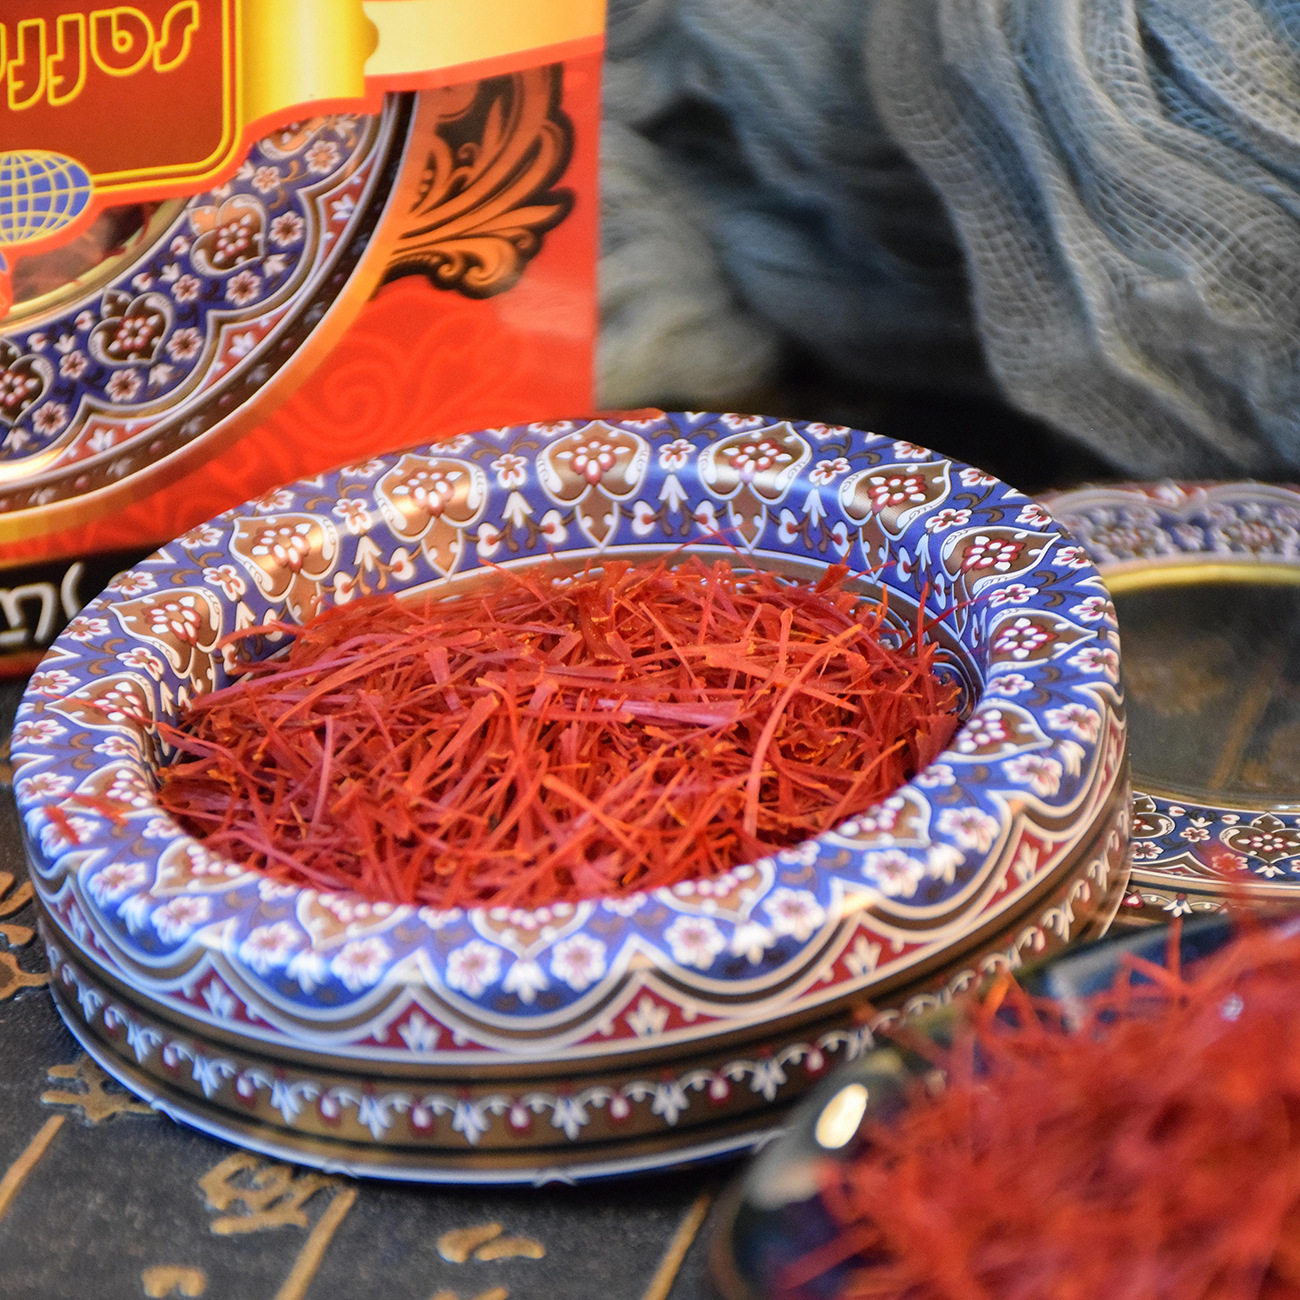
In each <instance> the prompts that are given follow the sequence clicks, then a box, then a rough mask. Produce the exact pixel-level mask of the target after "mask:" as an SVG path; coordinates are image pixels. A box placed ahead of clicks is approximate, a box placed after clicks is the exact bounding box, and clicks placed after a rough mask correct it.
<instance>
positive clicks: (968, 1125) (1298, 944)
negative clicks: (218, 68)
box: [776, 926, 1300, 1300]
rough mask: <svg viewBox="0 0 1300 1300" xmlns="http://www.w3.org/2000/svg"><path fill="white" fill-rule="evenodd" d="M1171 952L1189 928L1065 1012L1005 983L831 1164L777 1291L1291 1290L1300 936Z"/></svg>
mask: <svg viewBox="0 0 1300 1300" xmlns="http://www.w3.org/2000/svg"><path fill="white" fill-rule="evenodd" d="M1178 952H1179V948H1178V932H1177V927H1175V930H1174V934H1173V937H1172V939H1171V943H1170V956H1169V959H1168V961H1167V963H1166V965H1165V966H1164V967H1161V966H1159V965H1157V964H1155V963H1151V962H1147V961H1142V960H1140V959H1137V958H1131V959H1126V961H1125V963H1124V969H1123V971H1122V974H1121V976H1120V978H1119V980H1118V981H1117V982H1116V984H1115V986H1114V987H1113V988H1112V989H1111V990H1109V991H1107V992H1106V993H1104V994H1099V995H1095V996H1093V997H1091V998H1089V999H1086V1000H1083V1001H1081V1002H1078V1003H1075V1002H1073V1001H1072V1003H1071V1005H1070V1007H1069V1010H1068V1013H1067V1012H1064V1011H1062V1009H1061V1008H1060V1007H1059V1006H1058V1005H1056V1004H1054V1003H1050V1002H1037V1001H1035V1000H1033V999H1031V998H1029V997H1028V995H1026V994H1025V993H1024V992H1023V991H1022V990H1021V989H1020V988H1019V987H1018V986H1017V985H1016V984H1015V982H1014V980H1013V979H1012V978H1011V977H1010V976H1004V977H1002V978H1001V979H999V980H998V981H996V982H995V983H994V984H993V986H992V987H991V988H990V990H989V991H988V992H987V994H986V995H985V996H984V997H983V998H982V999H981V1000H979V1001H976V1002H973V1003H972V1004H969V1006H968V1013H969V1014H968V1016H967V1018H966V1024H965V1027H964V1028H963V1029H962V1031H961V1033H960V1035H959V1037H958V1039H957V1040H956V1041H955V1042H954V1044H953V1047H952V1048H951V1049H950V1051H949V1052H948V1054H947V1059H946V1061H945V1068H946V1071H947V1075H948V1079H947V1084H946V1086H945V1087H944V1088H943V1089H942V1090H941V1091H939V1092H938V1093H937V1094H934V1093H932V1092H931V1091H929V1090H927V1089H925V1088H922V1087H919V1086H918V1088H917V1089H916V1093H915V1096H914V1098H913V1102H912V1105H911V1106H910V1107H909V1109H908V1110H907V1111H905V1112H904V1113H903V1114H902V1115H901V1116H900V1117H899V1118H898V1119H897V1120H895V1121H894V1122H893V1123H891V1124H888V1125H884V1124H874V1125H868V1126H867V1127H866V1128H865V1129H864V1131H863V1134H862V1135H861V1138H860V1140H861V1142H862V1146H861V1147H860V1148H859V1149H858V1150H857V1151H855V1152H854V1154H853V1155H852V1156H851V1157H850V1158H849V1159H848V1160H846V1161H843V1162H831V1161H829V1160H828V1161H827V1162H826V1165H825V1167H824V1172H823V1182H822V1196H823V1200H824V1203H825V1205H826V1206H827V1208H828V1209H829V1211H830V1213H831V1215H832V1218H833V1219H834V1221H835V1222H836V1224H837V1226H838V1235H837V1236H836V1237H835V1238H834V1239H833V1240H832V1241H830V1242H828V1243H827V1244H826V1245H825V1246H823V1247H821V1248H819V1249H818V1250H817V1251H815V1252H811V1253H809V1254H808V1255H806V1256H804V1257H803V1258H802V1259H800V1260H799V1261H798V1262H797V1263H795V1264H793V1265H792V1266H790V1267H788V1268H787V1269H785V1270H784V1271H783V1273H782V1275H781V1276H780V1277H779V1279H778V1280H777V1285H776V1294H778V1295H780V1296H782V1297H790V1298H791V1300H794V1298H795V1297H807V1296H812V1295H816V1296H818V1297H822V1298H827V1297H831V1296H834V1297H835V1300H1042V1297H1052V1300H1096V1298H1097V1297H1106V1298H1107V1300H1297V1297H1300V1016H1298V1015H1297V1014H1296V989H1297V987H1300V934H1298V933H1297V932H1296V930H1295V927H1293V926H1292V927H1283V928H1281V929H1270V928H1267V927H1262V926H1255V927H1248V928H1246V929H1244V931H1243V932H1241V933H1239V934H1238V936H1237V937H1236V938H1235V939H1234V940H1233V941H1232V942H1231V943H1230V944H1229V945H1228V946H1227V947H1226V948H1224V949H1223V950H1221V951H1220V952H1219V953H1218V954H1216V955H1214V956H1212V957H1209V958H1207V959H1204V960H1203V961H1201V962H1200V963H1198V964H1197V965H1196V966H1194V967H1191V968H1190V969H1188V970H1181V969H1180V968H1179V963H1178ZM846 1263H848V1264H849V1265H850V1267H849V1269H848V1271H847V1276H846V1280H844V1281H843V1282H842V1283H841V1284H839V1285H838V1286H837V1287H836V1288H835V1289H831V1288H829V1287H828V1285H827V1282H828V1279H827V1276H826V1275H827V1273H828V1271H829V1270H831V1269H833V1268H843V1267H844V1266H845V1264H846Z"/></svg>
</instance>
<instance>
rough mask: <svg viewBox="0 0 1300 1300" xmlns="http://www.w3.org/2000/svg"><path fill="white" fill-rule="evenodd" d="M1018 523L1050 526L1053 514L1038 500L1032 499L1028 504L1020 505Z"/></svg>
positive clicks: (1036, 526)
mask: <svg viewBox="0 0 1300 1300" xmlns="http://www.w3.org/2000/svg"><path fill="white" fill-rule="evenodd" d="M1016 523H1018V524H1028V525H1029V526H1030V527H1031V528H1050V527H1051V526H1052V523H1053V520H1052V516H1051V515H1049V514H1048V513H1047V511H1046V510H1044V509H1043V507H1042V506H1040V505H1039V504H1038V502H1037V501H1031V502H1030V503H1029V504H1028V505H1025V506H1021V507H1020V513H1019V514H1018V515H1017V516H1016Z"/></svg>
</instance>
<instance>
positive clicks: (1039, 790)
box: [1002, 754, 1063, 797]
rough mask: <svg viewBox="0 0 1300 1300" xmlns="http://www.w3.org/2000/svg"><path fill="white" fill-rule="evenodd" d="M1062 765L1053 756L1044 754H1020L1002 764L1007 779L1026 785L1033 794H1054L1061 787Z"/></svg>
mask: <svg viewBox="0 0 1300 1300" xmlns="http://www.w3.org/2000/svg"><path fill="white" fill-rule="evenodd" d="M1062 770H1063V769H1062V767H1061V765H1060V763H1058V762H1057V761H1056V759H1054V758H1048V757H1047V756H1046V755H1044V754H1021V755H1020V757H1019V758H1010V759H1008V760H1007V761H1006V762H1005V763H1003V764H1002V771H1003V772H1004V773H1005V774H1006V777H1007V780H1009V781H1014V782H1015V783H1016V784H1017V785H1027V786H1029V788H1030V789H1031V790H1033V791H1034V793H1035V794H1039V795H1043V796H1044V797H1046V796H1047V795H1053V794H1055V793H1056V792H1057V791H1058V790H1059V789H1060V788H1061V773H1062Z"/></svg>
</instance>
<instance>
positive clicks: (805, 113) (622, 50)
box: [607, 0, 1300, 474]
mask: <svg viewBox="0 0 1300 1300" xmlns="http://www.w3.org/2000/svg"><path fill="white" fill-rule="evenodd" d="M611 54H612V58H611V64H610V72H609V90H610V95H609V103H608V108H607V111H608V113H609V115H610V116H611V117H612V118H615V119H616V120H618V121H619V122H620V123H621V124H622V125H624V126H625V127H626V128H627V131H628V133H629V136H631V135H632V134H633V133H635V134H636V135H638V136H639V137H640V139H641V140H643V141H645V142H646V144H647V145H648V147H649V148H650V149H651V150H652V151H653V152H654V154H655V156H656V157H657V159H658V162H657V164H656V165H657V166H659V167H660V168H661V169H662V170H663V172H664V173H665V174H668V175H671V176H673V177H674V178H675V179H676V180H677V181H678V182H679V183H680V185H681V187H682V188H681V190H680V191H679V194H681V195H682V196H685V197H686V198H687V201H688V203H689V204H690V205H691V208H692V211H693V214H694V215H693V220H694V222H695V227H696V241H697V243H696V250H697V254H698V255H699V256H700V257H701V258H704V259H705V260H706V261H710V262H711V267H712V271H711V276H712V278H711V280H710V281H709V284H710V286H711V287H710V288H709V292H711V293H713V294H714V302H715V305H718V304H721V309H722V313H723V315H725V316H726V317H727V318H728V319H729V320H733V321H748V322H749V323H750V324H751V325H755V326H757V327H758V332H757V333H756V334H754V335H752V336H751V337H753V338H762V339H763V340H765V346H770V342H771V340H772V339H773V338H775V337H776V336H777V334H780V335H782V336H784V337H786V338H787V339H792V340H795V341H797V342H798V343H800V344H802V345H803V346H805V347H807V348H810V349H811V350H813V351H814V352H815V353H817V354H818V355H819V356H820V357H822V358H823V359H824V360H825V361H826V362H827V364H828V365H829V366H830V367H831V368H832V369H833V370H835V371H837V372H839V373H841V374H844V375H846V376H849V377H852V378H855V379H859V380H864V381H866V382H876V381H880V380H885V381H886V382H893V383H903V384H907V383H924V384H926V385H927V386H929V387H950V388H959V389H960V388H962V387H970V386H972V385H975V384H977V383H978V363H977V360H976V359H975V351H974V348H973V346H972V339H973V338H974V335H975V332H976V331H977V333H978V339H979V343H980V344H981V345H982V348H983V351H984V355H985V357H986V358H987V361H988V363H989V365H990V367H991V368H992V370H993V373H994V375H995V376H996V379H997V381H998V382H999V384H1000V386H1001V388H1002V390H1003V392H1004V393H1005V394H1006V395H1007V396H1008V397H1009V398H1010V399H1011V400H1012V401H1013V402H1014V403H1015V404H1017V405H1019V406H1020V407H1022V408H1023V409H1024V410H1026V411H1028V412H1031V413H1033V414H1035V415H1039V416H1042V417H1044V418H1046V419H1047V420H1048V421H1050V422H1051V423H1052V424H1054V425H1055V426H1057V427H1058V428H1060V429H1063V430H1065V431H1066V432H1068V433H1070V434H1072V435H1074V436H1075V437H1076V438H1078V439H1080V440H1081V441H1082V442H1084V443H1086V444H1088V445H1089V446H1091V447H1092V448H1094V449H1095V450H1097V451H1099V452H1100V453H1101V454H1103V455H1104V456H1105V457H1107V458H1108V459H1109V460H1110V461H1111V462H1112V463H1113V464H1114V465H1116V466H1117V467H1120V468H1123V469H1125V470H1127V471H1129V472H1133V473H1142V474H1155V473H1165V472H1168V473H1175V474H1221V473H1230V472H1252V473H1263V474H1267V473H1275V472H1288V471H1293V470H1294V469H1295V468H1296V467H1297V466H1300V364H1298V363H1300V355H1298V354H1300V4H1297V3H1296V2H1295V0H819V3H818V4H815V5H808V4H806V3H802V2H798V0H639V2H638V0H615V3H614V5H613V8H612V10H611ZM683 106H690V107H691V108H692V110H693V111H692V112H691V113H689V114H684V113H682V112H681V111H680V110H681V109H682V107H683ZM700 107H703V108H704V109H707V115H705V116H703V117H702V116H701V114H700V112H698V111H694V110H698V109H699V108H700ZM688 117H689V118H690V120H691V122H692V123H693V125H692V126H691V127H690V129H689V130H687V129H684V128H683V127H682V126H681V122H682V121H683V120H685V119H686V118H688ZM701 122H703V125H701ZM936 194H937V195H938V196H940V198H941V200H942V203H940V202H939V201H937V200H936ZM706 245H707V248H706ZM959 250H960V252H959ZM706 279H707V277H706ZM967 280H968V281H969V288H970V292H969V296H968V295H967V292H966V284H967ZM701 282H702V283H704V280H702V281H701ZM651 315H652V313H651ZM649 319H650V317H649V316H644V317H643V322H642V323H643V324H645V323H647V321H648V320H649ZM713 319H715V320H716V319H719V317H718V316H717V315H715V316H714V317H713ZM731 337H733V338H736V339H741V338H743V337H745V333H744V331H739V332H737V331H733V333H732V336H731ZM751 355H752V356H754V357H756V358H757V363H756V364H755V365H754V367H753V373H755V374H761V373H766V371H767V370H768V369H769V368H770V366H771V364H772V363H771V361H770V360H768V359H766V358H769V357H770V356H771V355H772V354H771V353H770V352H764V353H762V354H761V355H760V354H759V353H752V354H751ZM682 396H690V394H689V393H683V394H682Z"/></svg>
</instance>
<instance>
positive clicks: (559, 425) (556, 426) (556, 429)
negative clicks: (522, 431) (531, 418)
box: [507, 420, 576, 438]
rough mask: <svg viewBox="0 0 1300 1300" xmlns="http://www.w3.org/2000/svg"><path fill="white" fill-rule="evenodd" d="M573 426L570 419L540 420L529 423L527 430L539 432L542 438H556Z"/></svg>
mask: <svg viewBox="0 0 1300 1300" xmlns="http://www.w3.org/2000/svg"><path fill="white" fill-rule="evenodd" d="M575 427H576V426H575V425H574V423H573V421H572V420H541V421H539V422H537V423H536V424H530V425H529V426H528V432H529V433H537V434H540V435H541V436H542V437H543V438H558V437H560V436H561V435H562V434H566V433H570V432H571V431H572V430H573V429H574V428H575ZM507 432H508V431H507Z"/></svg>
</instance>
